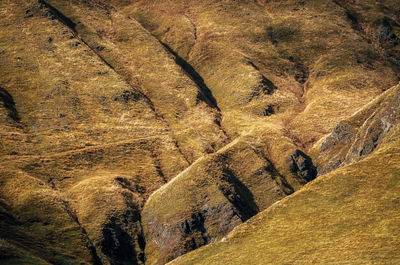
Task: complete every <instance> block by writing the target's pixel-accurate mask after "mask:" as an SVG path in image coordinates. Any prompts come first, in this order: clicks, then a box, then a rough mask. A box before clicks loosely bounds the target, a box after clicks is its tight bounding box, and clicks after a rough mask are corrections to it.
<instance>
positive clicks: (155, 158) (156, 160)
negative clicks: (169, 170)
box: [150, 147, 168, 184]
mask: <svg viewBox="0 0 400 265" xmlns="http://www.w3.org/2000/svg"><path fill="white" fill-rule="evenodd" d="M150 152H151V157H152V158H153V163H154V168H155V169H156V171H157V174H158V176H159V177H160V178H161V180H162V181H163V182H164V184H165V183H167V182H168V180H167V178H166V177H165V175H164V172H163V171H162V168H161V160H160V158H159V157H160V155H159V154H158V153H157V152H156V150H155V149H154V148H153V147H151V148H150Z"/></svg>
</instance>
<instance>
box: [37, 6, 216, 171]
mask: <svg viewBox="0 0 400 265" xmlns="http://www.w3.org/2000/svg"><path fill="white" fill-rule="evenodd" d="M38 3H39V4H40V6H41V8H43V7H45V8H48V9H49V11H50V12H52V14H53V15H54V17H55V18H57V19H58V20H59V21H60V22H61V23H62V24H64V25H66V26H67V27H68V28H69V29H71V30H72V31H73V33H74V36H75V37H76V38H77V39H78V40H80V41H81V42H82V43H84V44H85V46H86V47H88V48H89V49H90V50H91V51H92V52H93V53H94V54H95V55H96V56H97V57H98V58H99V59H100V60H101V61H102V62H103V63H104V64H105V65H107V66H108V67H109V68H110V69H111V70H112V71H113V72H114V73H116V74H117V75H118V76H120V77H121V78H122V79H123V80H124V81H125V82H126V83H127V84H128V85H129V86H130V87H131V89H132V90H134V91H135V92H137V93H139V94H140V96H141V97H142V98H143V99H144V100H145V101H146V103H147V104H148V105H149V107H150V109H151V110H152V111H153V112H154V113H155V115H156V117H157V118H160V119H161V120H163V121H164V122H165V120H166V119H165V118H164V115H162V114H161V113H159V112H158V111H157V109H156V107H155V105H154V103H153V102H152V101H151V99H150V98H149V97H148V96H147V95H146V94H145V93H144V92H143V91H141V90H139V89H137V88H135V86H134V85H133V84H132V83H131V82H130V81H129V80H128V79H127V78H125V76H124V75H123V74H122V73H120V72H119V71H117V69H115V68H114V66H113V65H112V64H111V63H109V62H108V61H107V60H106V59H105V58H104V57H103V56H101V54H100V53H99V52H98V50H97V49H96V48H93V47H92V46H90V45H89V44H88V43H87V42H86V41H85V40H84V39H83V38H81V37H80V36H79V34H78V32H77V30H76V28H75V27H76V24H75V23H74V22H73V21H72V20H71V19H69V18H68V17H67V16H65V15H64V14H62V13H61V12H60V11H58V10H57V9H56V8H54V7H53V6H51V5H50V4H48V3H47V2H46V1H44V0H39V2H38ZM129 19H131V18H129ZM149 34H150V33H149ZM150 35H151V34H150ZM151 36H153V35H151ZM153 37H154V36H153ZM210 93H211V92H210ZM217 109H218V107H217ZM218 110H219V109H218ZM165 123H166V124H167V127H168V128H169V130H170V131H171V132H172V130H171V129H170V126H169V125H168V123H167V122H165ZM174 139H175V138H174ZM175 145H176V147H177V148H178V151H179V152H180V154H181V155H182V156H183V158H184V159H185V160H186V161H187V162H188V163H189V164H190V162H189V159H188V158H187V156H186V155H185V154H184V152H183V151H182V149H181V148H180V146H179V144H178V142H177V141H176V140H175Z"/></svg>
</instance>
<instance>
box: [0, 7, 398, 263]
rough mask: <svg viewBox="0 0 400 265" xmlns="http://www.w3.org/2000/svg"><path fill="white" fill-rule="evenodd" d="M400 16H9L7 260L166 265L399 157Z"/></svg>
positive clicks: (0, 190) (135, 12) (46, 11)
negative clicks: (319, 188)
mask: <svg viewBox="0 0 400 265" xmlns="http://www.w3.org/2000/svg"><path fill="white" fill-rule="evenodd" d="M399 12H400V10H399V7H398V5H397V3H396V1H389V0H387V1H379V2H376V1H339V0H337V1H291V0H288V1H263V0H260V1H217V2H216V1H208V0H204V1H185V0H179V1H173V2H163V1H153V0H151V1H148V0H146V1H141V0H139V1H127V0H112V1H102V0H85V1H84V0H72V1H59V0H40V1H22V0H12V1H1V2H0V14H1V16H0V28H1V31H0V118H1V119H0V136H1V140H0V147H1V148H0V156H1V159H0V172H1V174H0V182H1V185H0V216H1V220H0V237H1V238H0V260H1V262H2V263H3V261H4V262H5V263H10V264H15V263H16V264H21V263H27V264H29V263H31V264H49V263H50V264H78V263H79V264H164V263H166V262H168V261H171V260H173V259H175V258H177V257H180V256H181V255H183V254H185V253H188V252H190V251H193V250H195V249H197V248H199V247H201V246H204V245H207V244H210V243H215V242H217V241H220V240H221V238H223V237H225V236H226V235H227V234H228V233H229V232H231V231H232V230H233V229H234V228H235V227H236V226H241V227H242V226H243V225H247V224H248V222H247V220H249V219H250V218H252V217H253V216H254V215H257V214H259V213H260V212H261V211H264V210H266V209H269V208H270V206H271V205H273V204H275V203H276V202H277V201H280V200H282V199H283V198H285V197H286V196H288V195H291V194H293V193H295V194H297V191H299V190H301V189H302V186H303V185H304V184H306V183H307V182H310V181H313V180H314V179H315V178H316V177H317V176H322V175H324V174H326V173H328V172H332V171H335V170H338V169H339V168H340V167H346V166H348V165H349V164H351V163H358V162H359V161H361V160H363V159H366V158H368V157H369V156H371V155H373V154H375V152H376V150H378V149H379V147H380V146H381V145H383V144H385V143H386V142H387V141H394V142H396V139H397V138H395V137H396V136H393V135H396V134H395V132H396V128H397V127H398V126H397V124H398V121H399V113H398V112H399V111H398V110H399V87H398V86H396V84H397V83H398V82H399V73H400V63H399V62H400V61H399V60H400V55H399V47H400V45H399V36H400V32H399V30H400V26H399V24H400V18H399V15H398V14H399ZM396 126H397V127H396ZM393 137H394V138H393ZM388 139H392V140H388ZM393 139H394V140H393ZM361 162H362V161H361ZM360 165H362V164H360ZM339 170H340V169H339ZM370 170H374V169H370ZM333 173H334V172H333ZM317 183H318V182H317ZM315 185H318V184H315ZM292 196H296V195H291V197H292ZM332 222H333V221H332ZM243 223H244V224H243ZM242 224H243V225H242ZM283 225H284V224H283ZM230 262H231V261H230Z"/></svg>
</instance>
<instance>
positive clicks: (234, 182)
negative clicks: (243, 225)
mask: <svg viewBox="0 0 400 265" xmlns="http://www.w3.org/2000/svg"><path fill="white" fill-rule="evenodd" d="M217 187H218V189H219V190H220V191H221V192H222V194H223V195H224V196H225V198H226V199H227V200H228V201H229V202H230V203H231V204H232V205H233V206H234V208H235V210H236V211H237V212H236V214H237V216H238V217H239V218H240V219H241V220H242V222H245V221H246V220H248V219H249V218H251V217H253V216H254V215H256V214H257V213H258V212H259V209H258V206H257V204H256V203H255V201H254V197H253V194H252V193H251V191H250V190H249V189H248V188H247V187H246V185H244V184H243V183H242V182H241V181H240V180H239V179H238V178H237V177H236V176H235V174H234V172H233V171H232V170H230V169H229V168H223V169H222V174H221V176H220V177H219V179H218V180H217Z"/></svg>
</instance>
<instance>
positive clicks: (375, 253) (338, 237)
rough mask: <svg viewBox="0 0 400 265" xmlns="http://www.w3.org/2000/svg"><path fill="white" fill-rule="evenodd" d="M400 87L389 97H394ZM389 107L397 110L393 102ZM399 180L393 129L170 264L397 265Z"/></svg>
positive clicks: (399, 130) (397, 137)
mask: <svg viewBox="0 0 400 265" xmlns="http://www.w3.org/2000/svg"><path fill="white" fill-rule="evenodd" d="M398 88H399V87H397V88H395V89H392V91H391V92H392V94H391V96H395V97H397V98H398V97H399V89H398ZM394 92H395V93H394ZM393 93H394V94H393ZM389 101H391V99H390V98H389ZM375 103H376V104H378V105H377V106H374V107H377V108H379V106H380V104H379V101H377V102H375ZM383 104H384V103H383ZM391 107H393V108H396V109H397V110H398V109H399V104H398V102H397V103H396V105H392V106H391ZM397 117H398V116H397ZM372 119H373V118H372ZM379 119H380V117H377V118H376V119H375V120H379ZM365 120H366V119H362V118H361V120H360V121H361V122H362V121H365ZM399 180H400V126H399V125H397V126H396V127H393V129H392V130H391V131H390V132H389V133H388V135H387V136H386V138H385V139H384V140H383V141H382V143H381V144H380V145H379V147H378V148H377V150H375V151H374V152H373V153H372V154H371V155H370V156H368V157H367V158H365V159H364V160H362V161H360V162H356V163H352V164H349V165H348V166H345V167H342V168H340V169H337V170H335V171H333V172H332V173H329V174H327V175H323V176H321V177H319V178H318V179H316V180H315V181H313V182H312V183H309V184H307V185H306V186H305V187H303V188H302V189H301V190H300V191H298V192H296V193H294V194H293V195H290V196H289V197H287V198H285V199H283V200H282V201H280V202H277V203H276V204H274V205H273V206H271V207H270V208H268V209H267V210H265V211H264V212H262V213H260V214H259V215H257V216H256V217H254V218H252V219H250V220H249V221H247V222H246V223H244V224H242V225H240V226H238V227H237V228H235V229H234V231H233V232H231V233H230V234H229V235H228V236H227V238H226V239H224V240H223V241H222V242H218V243H215V244H211V245H209V246H206V247H203V248H201V249H199V250H196V251H193V252H191V253H189V254H187V255H185V256H182V257H180V258H178V259H176V260H174V261H173V262H171V263H169V264H174V265H175V264H185V265H190V264H398V263H399V262H400V254H399V244H400V233H399V230H398V226H399V224H400V213H399V201H400V196H399V194H400V181H399Z"/></svg>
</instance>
